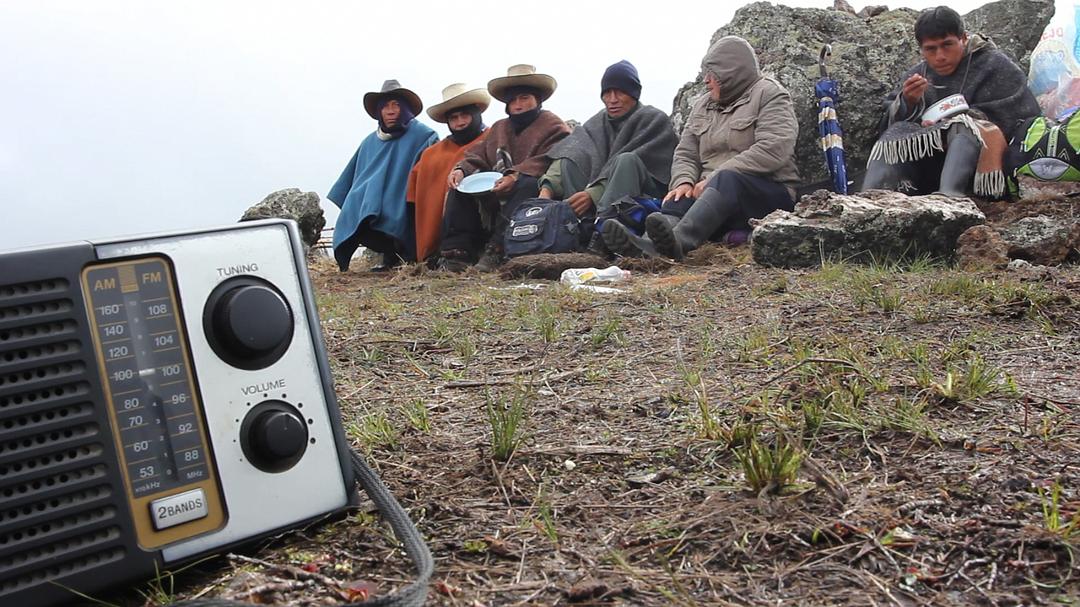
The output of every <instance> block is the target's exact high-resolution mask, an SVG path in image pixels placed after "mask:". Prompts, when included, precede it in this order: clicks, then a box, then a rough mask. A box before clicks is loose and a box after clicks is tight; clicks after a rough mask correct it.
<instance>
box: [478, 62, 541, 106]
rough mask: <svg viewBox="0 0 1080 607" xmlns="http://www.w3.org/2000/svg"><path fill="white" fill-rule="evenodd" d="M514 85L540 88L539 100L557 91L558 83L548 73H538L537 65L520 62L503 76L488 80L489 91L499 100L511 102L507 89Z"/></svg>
mask: <svg viewBox="0 0 1080 607" xmlns="http://www.w3.org/2000/svg"><path fill="white" fill-rule="evenodd" d="M512 86H531V87H533V88H535V89H538V90H539V91H540V99H538V101H546V100H547V98H548V97H551V95H552V93H554V92H555V87H556V86H558V84H557V83H556V82H555V79H554V78H552V77H551V76H548V75H547V74H537V73H536V68H535V67H533V66H531V65H528V64H525V63H519V64H518V65H511V66H510V67H509V68H508V69H507V70H506V75H505V76H503V77H502V78H495V79H494V80H492V81H491V82H488V92H489V93H491V96H492V97H494V98H496V99H498V100H499V101H502V102H503V103H509V100H508V99H507V97H506V89H508V88H510V87H512Z"/></svg>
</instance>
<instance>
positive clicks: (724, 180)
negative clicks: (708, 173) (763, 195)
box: [708, 171, 740, 192]
mask: <svg viewBox="0 0 1080 607" xmlns="http://www.w3.org/2000/svg"><path fill="white" fill-rule="evenodd" d="M739 177H740V175H739V174H738V173H736V172H735V171H720V172H719V173H717V174H716V175H714V176H713V178H712V179H711V180H709V184H708V187H710V188H713V189H715V190H719V191H721V192H729V191H732V190H733V189H734V188H736V187H738V185H739Z"/></svg>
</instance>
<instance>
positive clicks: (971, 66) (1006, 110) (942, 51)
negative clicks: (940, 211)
mask: <svg viewBox="0 0 1080 607" xmlns="http://www.w3.org/2000/svg"><path fill="white" fill-rule="evenodd" d="M915 40H916V41H917V42H918V44H919V52H920V53H921V54H922V57H923V60H922V61H921V62H919V63H918V64H917V65H915V67H913V68H911V69H910V70H908V72H907V73H906V74H904V76H903V77H902V78H901V84H900V86H899V87H898V88H897V89H896V90H894V91H893V92H891V93H890V94H889V95H888V96H887V97H886V99H885V115H884V116H883V117H882V121H881V129H882V134H881V137H880V138H879V139H878V141H877V143H876V144H875V145H874V147H873V149H872V150H871V152H870V161H869V163H868V165H867V172H866V177H865V178H864V180H863V187H862V189H864V190H869V189H887V190H898V191H901V192H905V193H909V194H929V193H931V192H938V193H941V194H945V195H948V196H967V195H968V194H969V193H974V194H975V195H976V196H980V197H986V198H999V197H1001V196H1002V195H1003V194H1004V193H1005V173H1004V171H1003V170H1002V162H1003V155H1004V152H1005V150H1006V146H1007V142H1008V141H1009V139H1010V138H1011V137H1012V136H1013V134H1014V132H1015V131H1016V129H1017V127H1018V126H1019V125H1020V123H1021V122H1023V121H1024V120H1025V119H1027V118H1031V117H1033V116H1038V115H1039V113H1040V109H1039V104H1038V102H1037V101H1036V99H1035V96H1034V95H1033V94H1032V93H1031V91H1030V90H1029V89H1028V87H1027V76H1026V75H1025V74H1024V71H1023V70H1021V69H1020V68H1019V67H1018V66H1017V65H1016V64H1015V63H1013V62H1012V60H1011V59H1009V58H1008V57H1007V56H1006V55H1005V54H1004V53H1002V52H1001V51H999V50H997V47H995V46H994V44H993V43H992V42H990V41H989V40H987V39H986V38H983V37H982V36H980V35H978V34H972V35H971V36H969V35H968V34H967V32H966V31H965V29H964V22H963V20H962V19H961V18H960V15H959V14H958V13H957V12H956V11H954V10H953V9H951V8H949V7H946V6H939V7H937V8H931V9H927V10H925V11H923V12H922V13H921V14H920V15H919V18H918V19H917V20H916V21H915Z"/></svg>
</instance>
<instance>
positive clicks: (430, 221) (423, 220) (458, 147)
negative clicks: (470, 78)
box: [405, 82, 491, 261]
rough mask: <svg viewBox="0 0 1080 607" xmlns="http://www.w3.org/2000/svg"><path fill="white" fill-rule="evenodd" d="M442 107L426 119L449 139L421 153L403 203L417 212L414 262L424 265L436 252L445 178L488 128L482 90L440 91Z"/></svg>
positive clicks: (461, 86) (436, 107)
mask: <svg viewBox="0 0 1080 607" xmlns="http://www.w3.org/2000/svg"><path fill="white" fill-rule="evenodd" d="M442 95H443V100H442V103H437V104H435V105H433V106H431V107H429V108H428V110H427V113H428V116H431V119H432V120H434V121H435V122H441V123H443V124H445V125H446V126H448V127H449V128H450V136H449V137H447V138H446V139H443V140H442V141H440V142H439V143H436V144H435V145H433V146H431V147H429V148H428V149H426V150H424V152H423V153H422V154H421V155H420V160H419V161H418V162H417V163H416V166H414V167H413V168H412V172H410V173H409V187H408V190H407V191H406V193H405V200H406V201H408V203H409V204H411V205H413V206H414V207H415V210H416V260H417V261H424V260H426V259H428V258H431V257H432V256H433V255H435V254H437V253H438V251H439V238H440V235H441V233H442V223H443V205H444V203H445V202H446V191H447V187H448V184H447V179H446V178H447V175H448V174H449V173H450V169H452V168H453V167H454V165H456V164H457V163H458V162H460V161H461V159H462V158H464V157H465V151H466V150H467V149H469V146H471V145H475V144H476V143H478V142H480V141H483V140H484V137H485V136H486V135H487V130H486V129H487V127H485V126H484V120H483V118H482V117H481V114H483V112H484V110H486V109H487V108H488V105H489V104H490V103H491V97H490V96H489V95H488V93H487V91H485V90H484V89H471V88H469V87H468V86H466V85H464V84H462V83H460V82H458V83H454V84H451V85H450V86H448V87H446V88H444V89H443V92H442Z"/></svg>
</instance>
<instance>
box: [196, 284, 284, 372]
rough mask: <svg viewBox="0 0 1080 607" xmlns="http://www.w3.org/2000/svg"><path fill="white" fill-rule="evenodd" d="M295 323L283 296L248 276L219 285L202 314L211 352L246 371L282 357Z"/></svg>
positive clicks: (271, 287)
mask: <svg viewBox="0 0 1080 607" xmlns="http://www.w3.org/2000/svg"><path fill="white" fill-rule="evenodd" d="M294 324H295V323H294V320H293V315H292V310H290V309H289V304H288V302H286V301H285V297H284V296H283V295H282V294H281V293H280V292H279V291H278V290H277V289H275V288H274V287H273V285H271V284H269V283H266V282H263V281H261V280H257V279H254V278H249V277H242V278H234V279H231V280H228V281H225V282H223V283H221V284H220V285H218V287H217V288H216V289H214V292H213V293H211V294H210V298H209V299H208V300H207V302H206V310H205V312H204V314H203V325H204V328H205V330H206V337H207V341H209V342H210V346H211V347H212V348H213V349H214V352H215V353H217V355H218V356H220V357H221V359H222V360H224V361H225V362H227V363H229V364H231V365H233V366H234V367H239V368H241V369H248V370H253V369H262V368H265V367H268V366H270V365H271V364H273V363H274V362H276V361H277V360H278V359H279V358H281V356H282V354H284V353H285V351H286V350H287V349H288V348H289V343H290V342H291V341H292V335H293V326H294Z"/></svg>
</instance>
